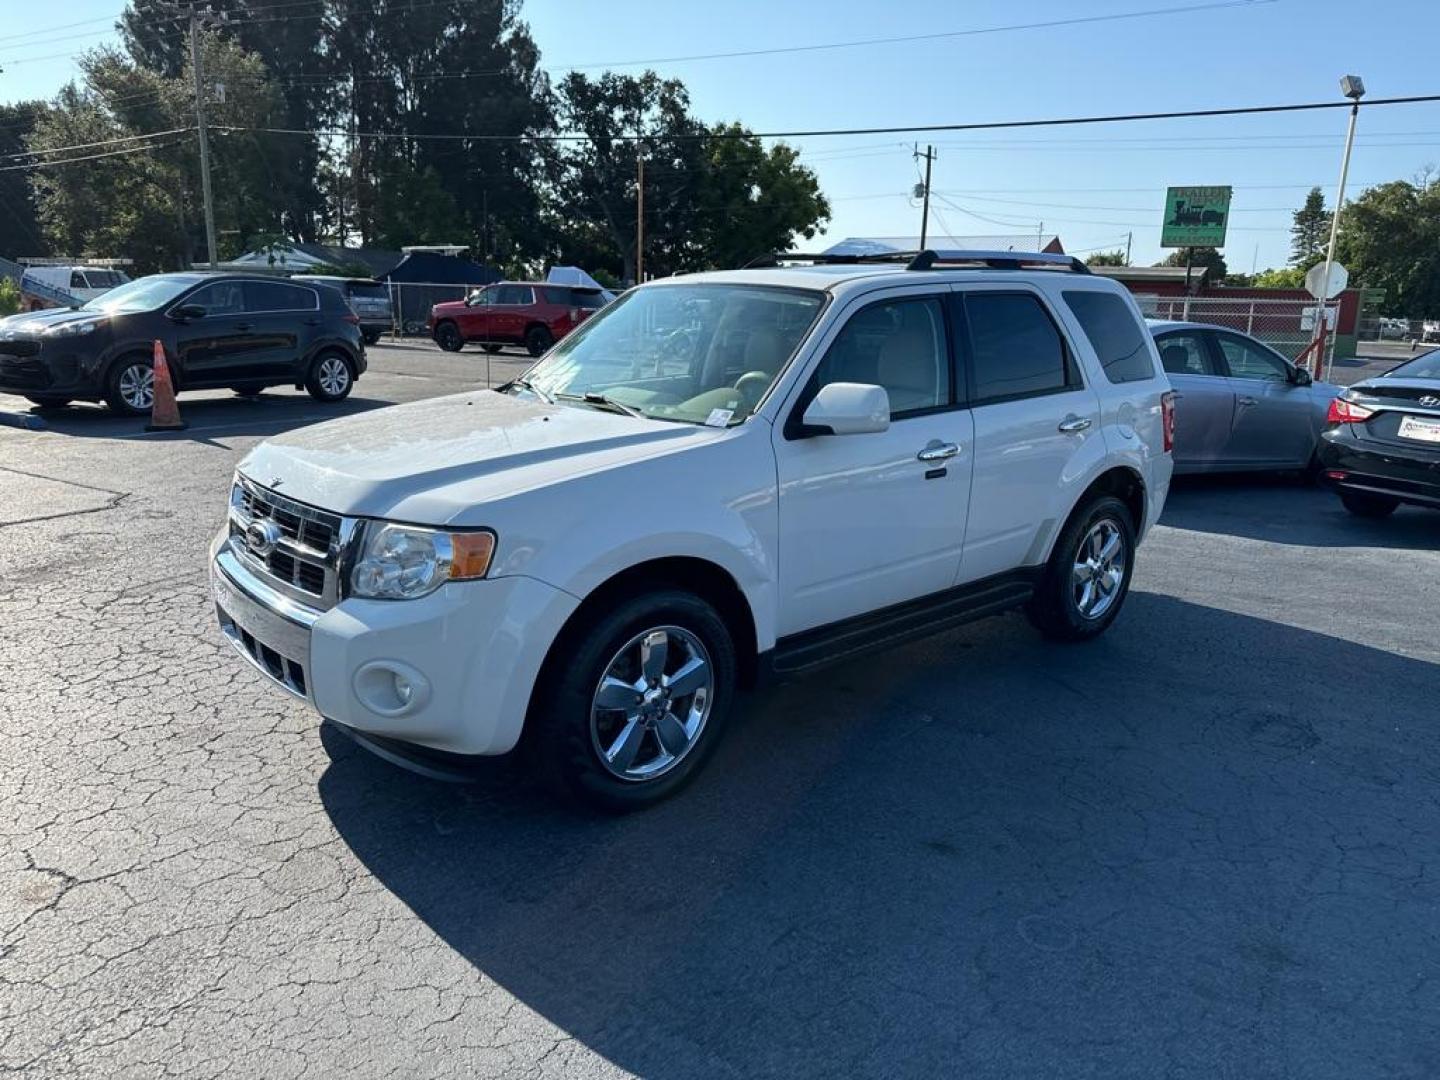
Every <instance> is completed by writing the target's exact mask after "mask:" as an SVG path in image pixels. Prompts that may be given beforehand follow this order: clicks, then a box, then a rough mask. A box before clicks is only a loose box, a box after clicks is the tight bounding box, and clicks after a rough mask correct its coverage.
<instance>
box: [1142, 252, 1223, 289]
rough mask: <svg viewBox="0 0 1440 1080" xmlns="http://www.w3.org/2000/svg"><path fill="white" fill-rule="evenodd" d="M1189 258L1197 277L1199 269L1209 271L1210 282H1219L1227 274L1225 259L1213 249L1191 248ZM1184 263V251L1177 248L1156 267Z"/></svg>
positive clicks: (1182, 264)
mask: <svg viewBox="0 0 1440 1080" xmlns="http://www.w3.org/2000/svg"><path fill="white" fill-rule="evenodd" d="M1191 250H1192V254H1191V256H1190V259H1189V261H1190V264H1191V265H1192V266H1194V267H1195V271H1196V274H1197V276H1198V274H1199V271H1200V270H1201V268H1203V269H1206V270H1209V271H1210V280H1211V281H1220V280H1221V279H1223V278H1224V277H1225V275H1226V274H1227V273H1228V272H1229V271H1228V270H1227V268H1226V266H1225V257H1224V256H1223V255H1221V254H1220V252H1219V251H1217V250H1216V249H1215V248H1213V247H1197V248H1193V249H1191ZM1185 263H1186V256H1185V249H1184V248H1179V249H1178V250H1176V251H1172V252H1171V253H1170V254H1169V255H1167V256H1165V258H1163V259H1161V260H1160V261H1159V262H1158V263H1156V264H1155V265H1156V266H1184V265H1185Z"/></svg>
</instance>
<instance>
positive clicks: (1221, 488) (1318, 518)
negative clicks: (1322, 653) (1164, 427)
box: [1160, 473, 1440, 551]
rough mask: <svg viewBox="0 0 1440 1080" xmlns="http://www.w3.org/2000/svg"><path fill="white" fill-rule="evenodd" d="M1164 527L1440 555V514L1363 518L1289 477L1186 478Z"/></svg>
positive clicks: (1170, 500) (1176, 484)
mask: <svg viewBox="0 0 1440 1080" xmlns="http://www.w3.org/2000/svg"><path fill="white" fill-rule="evenodd" d="M1160 524H1161V525H1168V526H1170V527H1171V528H1175V529H1185V530H1186V531H1189V532H1205V533H1215V534H1217V535H1223V536H1243V537H1248V538H1249V539H1251V540H1265V541H1269V542H1270V543H1273V544H1294V545H1298V546H1300V547H1337V548H1358V547H1369V548H1408V549H1419V550H1425V551H1433V550H1437V549H1440V512H1436V511H1434V510H1425V509H1421V508H1418V507H1412V506H1402V507H1400V508H1399V509H1398V510H1396V511H1395V513H1394V514H1393V515H1392V516H1391V517H1388V518H1383V519H1381V520H1378V521H1375V520H1369V519H1366V518H1359V517H1356V516H1355V515H1354V514H1351V513H1350V512H1349V511H1348V510H1346V509H1345V508H1344V507H1343V506H1341V505H1340V499H1339V497H1338V496H1336V495H1335V493H1334V492H1333V491H1330V490H1329V489H1327V488H1325V487H1322V486H1319V485H1315V484H1309V483H1304V482H1302V481H1300V480H1298V479H1296V478H1294V477H1287V476H1283V475H1282V476H1275V475H1266V474H1258V473H1257V474H1254V475H1248V474H1247V475H1237V476H1178V477H1176V478H1175V479H1174V480H1173V481H1172V482H1171V486H1170V494H1169V496H1168V497H1167V498H1166V500H1165V512H1164V513H1163V514H1162V515H1161V517H1160Z"/></svg>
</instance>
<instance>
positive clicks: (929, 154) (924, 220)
mask: <svg viewBox="0 0 1440 1080" xmlns="http://www.w3.org/2000/svg"><path fill="white" fill-rule="evenodd" d="M911 156H912V157H916V158H924V159H925V184H924V190H923V191H922V192H921V193H920V194H921V198H922V199H923V201H922V202H921V204H920V250H921V251H924V250H925V240H926V238H927V237H928V236H929V234H930V166H931V165H933V164H934V163H935V147H933V146H928V145H927V146H926V147H925V153H923V154H922V153H920V151H919V149H918V148H917V149H916V150H915V152H914V154H912V155H911Z"/></svg>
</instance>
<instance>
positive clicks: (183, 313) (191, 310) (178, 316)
mask: <svg viewBox="0 0 1440 1080" xmlns="http://www.w3.org/2000/svg"><path fill="white" fill-rule="evenodd" d="M170 317H171V318H172V319H174V320H176V321H177V322H189V321H190V320H191V319H203V318H204V317H205V309H204V308H203V307H201V306H200V305H199V304H181V305H180V306H179V307H177V308H175V309H174V310H173V311H171V312H170Z"/></svg>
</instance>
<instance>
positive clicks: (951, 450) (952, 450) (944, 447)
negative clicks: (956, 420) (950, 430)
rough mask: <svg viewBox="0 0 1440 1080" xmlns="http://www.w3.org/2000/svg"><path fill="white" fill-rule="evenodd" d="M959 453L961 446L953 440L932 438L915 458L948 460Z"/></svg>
mask: <svg viewBox="0 0 1440 1080" xmlns="http://www.w3.org/2000/svg"><path fill="white" fill-rule="evenodd" d="M958 453H960V447H958V446H956V445H955V444H954V443H953V442H941V441H940V440H939V439H932V440H931V441H930V442H929V443H927V444H926V446H925V449H924V450H921V451H920V452H919V453H918V454H916V455H915V458H916V460H917V461H948V460H949V459H950V458H952V457H954V456H955V455H956V454H958Z"/></svg>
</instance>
